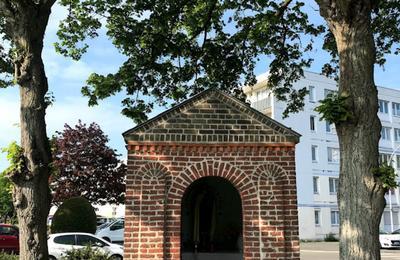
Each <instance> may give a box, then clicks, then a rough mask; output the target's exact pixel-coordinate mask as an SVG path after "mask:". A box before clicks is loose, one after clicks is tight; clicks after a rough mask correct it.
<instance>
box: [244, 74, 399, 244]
mask: <svg viewBox="0 0 400 260" xmlns="http://www.w3.org/2000/svg"><path fill="white" fill-rule="evenodd" d="M257 79H258V83H257V84H256V85H255V86H253V87H245V88H244V92H245V94H246V95H247V98H248V100H249V101H250V102H251V106H252V107H254V108H256V109H258V110H260V111H261V112H263V113H266V114H267V115H269V116H270V117H272V118H273V119H275V120H277V121H279V122H281V123H283V124H285V125H286V126H288V127H291V128H292V129H293V130H295V131H297V132H298V133H300V134H301V135H302V137H301V139H300V143H299V144H297V146H296V172H297V193H298V194H297V195H298V209H299V228H300V238H301V239H323V238H324V237H325V236H326V235H327V234H328V233H334V234H338V233H339V217H338V214H339V212H338V205H337V198H336V190H337V185H338V177H339V143H338V138H337V135H336V132H335V129H334V125H329V124H327V123H326V122H325V121H320V120H319V119H320V116H319V114H318V113H317V112H315V111H314V109H315V108H316V107H317V106H318V105H319V102H318V101H319V100H322V99H324V98H325V96H326V95H327V94H328V93H329V92H330V91H335V90H337V83H336V82H335V81H334V80H332V79H329V78H327V77H325V76H322V75H319V74H317V73H313V72H305V73H304V78H302V79H301V80H299V81H298V82H296V83H295V84H294V87H295V88H297V89H300V88H303V87H307V88H308V90H309V91H310V94H309V95H307V96H306V98H305V106H304V111H301V112H299V113H297V114H290V116H289V117H288V118H285V119H283V118H282V114H283V111H284V110H285V107H286V105H285V103H283V102H279V101H277V100H276V99H275V97H274V96H273V94H271V93H270V92H269V91H268V90H267V89H266V81H267V74H262V75H260V76H259V77H258V78H257ZM378 95H379V99H380V100H381V106H380V107H381V109H380V110H381V111H380V112H379V117H380V119H381V122H382V126H383V127H385V128H383V133H382V134H383V136H385V138H381V141H380V144H379V150H380V153H381V154H382V156H381V157H382V158H383V159H384V160H386V161H389V158H390V157H391V156H392V155H393V160H392V161H393V163H394V164H393V166H394V167H395V169H399V170H400V91H399V90H394V89H389V88H382V87H379V88H378ZM397 104H399V105H397ZM383 139H384V140H383ZM397 156H398V157H397ZM386 200H387V204H388V206H387V207H386V209H385V212H384V214H383V217H382V223H381V228H382V229H384V230H386V231H391V229H392V228H393V229H394V230H395V229H398V228H400V226H399V208H400V203H399V200H400V198H399V190H398V189H396V190H395V191H394V192H392V195H391V196H387V198H386ZM390 201H391V205H392V207H391V210H390V207H389V204H390Z"/></svg>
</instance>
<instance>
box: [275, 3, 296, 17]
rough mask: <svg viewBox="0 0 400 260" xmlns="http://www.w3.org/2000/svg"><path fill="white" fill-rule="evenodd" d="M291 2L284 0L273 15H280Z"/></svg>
mask: <svg viewBox="0 0 400 260" xmlns="http://www.w3.org/2000/svg"><path fill="white" fill-rule="evenodd" d="M291 2H292V0H285V2H283V3H282V5H281V6H280V7H279V10H278V11H277V12H276V13H275V16H277V17H281V16H282V15H283V13H284V12H285V11H286V9H287V8H288V6H289V5H290V3H291Z"/></svg>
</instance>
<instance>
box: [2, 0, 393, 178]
mask: <svg viewBox="0 0 400 260" xmlns="http://www.w3.org/2000/svg"><path fill="white" fill-rule="evenodd" d="M305 2H306V5H307V6H306V7H307V8H308V9H309V10H310V12H309V14H310V19H311V20H312V21H315V22H320V21H321V18H320V16H319V13H318V9H317V7H316V4H315V3H313V2H310V1H305ZM66 15H67V11H66V9H65V8H63V7H60V6H58V5H55V6H54V7H53V9H52V14H51V16H50V20H49V25H48V27H47V30H46V36H45V41H44V50H43V61H44V64H45V70H46V74H47V78H48V82H49V89H50V91H52V92H53V94H54V96H55V102H54V104H53V105H52V106H50V107H49V108H48V109H47V113H46V122H47V135H48V136H52V135H54V134H55V132H56V131H62V130H63V128H64V124H66V123H67V124H69V125H71V126H74V125H75V124H77V122H78V120H79V119H81V120H82V122H84V123H87V124H90V123H91V122H96V123H97V124H99V125H100V127H101V128H102V130H103V131H104V132H105V134H107V135H108V137H109V139H110V142H109V146H110V147H112V148H114V149H116V150H117V151H118V153H119V154H121V159H124V158H126V149H125V143H124V140H123V138H122V135H121V134H122V133H123V132H124V131H126V130H128V129H130V128H132V127H134V126H135V124H134V123H133V122H132V120H130V119H128V118H126V117H125V116H123V115H122V114H121V109H122V107H121V104H120V101H121V99H122V97H123V95H122V94H119V95H117V96H115V97H111V98H108V99H106V100H103V101H100V102H99V105H98V106H96V107H88V105H87V98H85V97H83V96H82V94H81V92H80V90H81V87H82V86H84V84H85V81H86V79H87V77H88V76H89V75H90V73H92V72H97V73H101V74H106V73H113V72H115V71H117V70H118V68H119V66H120V65H121V63H122V62H123V61H124V57H123V56H122V55H121V54H119V53H118V51H117V50H116V48H115V47H114V46H113V45H112V43H111V41H110V40H109V39H108V38H107V37H106V36H105V35H104V31H102V32H100V37H98V38H96V39H94V40H90V41H89V44H90V47H89V51H88V53H87V54H85V55H84V56H83V57H82V59H81V60H80V61H73V60H71V59H69V58H65V57H63V56H61V55H60V54H57V53H56V52H55V50H54V46H53V43H54V42H56V41H57V36H56V32H57V28H58V24H59V21H60V20H61V19H63V18H64V17H65V16H66ZM321 41H322V39H318V40H317V43H316V44H318V42H319V43H320V42H321ZM316 49H318V48H316ZM312 58H314V60H315V62H314V64H313V66H312V67H311V68H310V69H309V70H311V71H314V72H320V68H321V65H322V64H323V63H325V62H326V61H327V58H328V57H327V55H326V53H323V52H322V51H321V50H319V51H318V50H316V51H314V52H313V53H312ZM268 62H269V60H268V58H266V57H260V62H259V63H258V64H257V67H256V69H255V73H256V75H258V74H261V73H264V72H266V70H267V66H268ZM399 72H400V57H396V56H394V55H389V56H387V63H386V65H385V67H384V68H381V67H376V70H375V83H376V84H377V85H379V86H384V87H389V88H396V89H400V78H399V77H398V73H399ZM160 112H162V109H157V110H155V111H154V112H153V113H152V114H151V115H150V116H149V117H152V116H155V115H156V114H158V113H160ZM18 125H19V93H18V88H16V87H12V88H7V89H0V148H1V147H6V146H7V145H8V144H9V143H10V142H12V141H17V142H18V141H19V138H20V129H19V127H18ZM7 166H8V162H7V160H6V154H5V153H0V172H1V171H3V170H4V169H5V168H7Z"/></svg>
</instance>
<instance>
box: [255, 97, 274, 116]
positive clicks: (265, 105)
mask: <svg viewBox="0 0 400 260" xmlns="http://www.w3.org/2000/svg"><path fill="white" fill-rule="evenodd" d="M251 107H253V108H254V109H257V110H258V111H260V112H262V113H264V114H266V115H271V112H272V111H271V108H272V104H271V97H267V98H263V99H260V100H258V101H255V102H252V103H251Z"/></svg>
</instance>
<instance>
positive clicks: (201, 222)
mask: <svg viewBox="0 0 400 260" xmlns="http://www.w3.org/2000/svg"><path fill="white" fill-rule="evenodd" d="M242 222H243V221H242V203H241V198H240V195H239V193H238V191H237V190H236V188H235V187H234V186H233V185H232V184H231V183H230V182H229V181H227V180H226V179H224V178H221V177H204V178H200V179H198V180H196V181H195V182H193V183H192V184H191V185H190V186H189V187H188V188H187V190H186V192H185V194H184V196H183V198H182V221H181V223H182V224H181V225H182V226H181V252H182V260H194V259H196V260H203V259H207V260H225V259H226V260H241V259H243V253H242V252H243V239H242V230H243V224H242Z"/></svg>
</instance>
